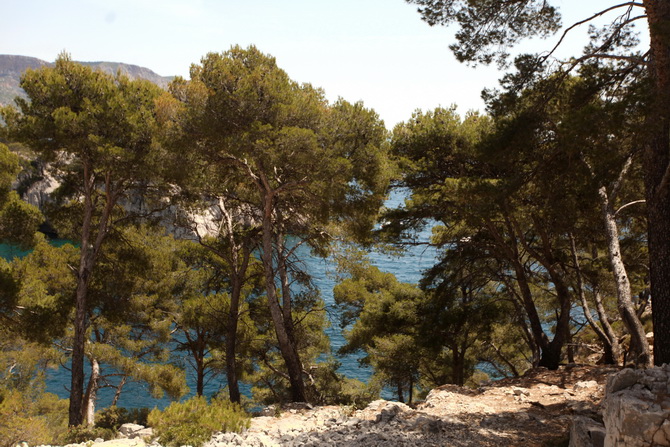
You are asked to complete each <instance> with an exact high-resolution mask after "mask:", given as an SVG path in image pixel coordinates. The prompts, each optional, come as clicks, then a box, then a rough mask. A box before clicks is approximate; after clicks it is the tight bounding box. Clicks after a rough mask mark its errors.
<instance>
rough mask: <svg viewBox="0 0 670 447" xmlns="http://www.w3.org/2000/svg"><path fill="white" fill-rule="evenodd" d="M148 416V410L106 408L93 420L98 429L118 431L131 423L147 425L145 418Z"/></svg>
mask: <svg viewBox="0 0 670 447" xmlns="http://www.w3.org/2000/svg"><path fill="white" fill-rule="evenodd" d="M148 416H149V409H148V408H131V409H127V408H123V407H117V406H112V407H107V408H105V409H104V410H101V411H100V412H98V414H97V416H96V418H95V426H96V427H100V428H108V429H111V430H114V431H116V430H118V429H119V427H121V426H122V425H123V424H127V423H133V424H140V425H144V426H146V425H147V417H148Z"/></svg>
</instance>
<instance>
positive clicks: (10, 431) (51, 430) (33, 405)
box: [0, 390, 67, 447]
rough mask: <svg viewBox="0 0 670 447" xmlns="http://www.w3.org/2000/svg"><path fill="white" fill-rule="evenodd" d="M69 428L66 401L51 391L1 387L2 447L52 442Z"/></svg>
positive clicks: (0, 444) (0, 428)
mask: <svg viewBox="0 0 670 447" xmlns="http://www.w3.org/2000/svg"><path fill="white" fill-rule="evenodd" d="M66 427H67V401H66V400H63V399H58V397H57V396H55V395H53V394H50V393H41V392H36V393H35V394H34V395H33V394H32V393H31V392H30V391H25V392H21V391H18V390H0V447H14V446H15V445H16V444H17V443H18V442H19V441H26V442H27V443H28V444H30V445H38V444H51V443H53V442H54V441H55V440H56V439H57V438H58V437H59V435H61V434H62V433H63V432H64V431H65V429H66Z"/></svg>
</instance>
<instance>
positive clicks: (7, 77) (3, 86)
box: [0, 54, 172, 105]
mask: <svg viewBox="0 0 670 447" xmlns="http://www.w3.org/2000/svg"><path fill="white" fill-rule="evenodd" d="M80 63H81V64H84V65H88V66H90V67H93V68H94V69H97V70H100V71H103V72H105V73H110V74H116V72H117V71H121V73H123V74H125V75H126V76H128V77H129V78H131V79H146V80H148V81H151V82H153V83H154V84H156V85H158V86H160V87H162V88H166V87H167V85H168V83H169V82H170V81H171V80H172V77H168V76H160V75H158V74H156V73H154V72H153V71H151V70H149V69H148V68H145V67H139V66H137V65H129V64H123V63H120V62H80ZM45 65H46V66H50V65H53V63H51V62H46V61H43V60H41V59H37V58H35V57H28V56H15V55H10V54H0V105H8V104H12V101H13V100H14V98H15V97H16V96H23V91H22V90H21V87H19V82H20V80H21V74H22V73H23V72H24V71H26V70H27V69H28V68H33V69H35V68H39V67H42V66H45Z"/></svg>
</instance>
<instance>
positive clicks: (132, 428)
mask: <svg viewBox="0 0 670 447" xmlns="http://www.w3.org/2000/svg"><path fill="white" fill-rule="evenodd" d="M140 432H142V433H140ZM119 433H120V434H121V436H123V437H126V438H131V439H133V438H141V437H144V436H151V435H153V430H152V429H150V428H148V429H147V428H144V426H143V425H139V424H131V423H128V424H123V425H122V426H121V427H119Z"/></svg>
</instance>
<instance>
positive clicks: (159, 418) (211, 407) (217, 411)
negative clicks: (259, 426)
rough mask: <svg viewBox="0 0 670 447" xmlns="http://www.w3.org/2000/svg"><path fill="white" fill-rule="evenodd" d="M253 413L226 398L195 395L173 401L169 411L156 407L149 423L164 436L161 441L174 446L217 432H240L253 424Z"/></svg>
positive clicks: (193, 442)
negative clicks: (250, 418)
mask: <svg viewBox="0 0 670 447" xmlns="http://www.w3.org/2000/svg"><path fill="white" fill-rule="evenodd" d="M249 422H250V420H249V416H248V415H247V414H246V413H245V412H244V411H243V410H242V409H241V408H240V406H239V405H237V404H233V403H230V402H229V401H227V400H226V399H223V398H214V399H212V401H211V403H209V404H208V403H207V399H206V398H205V397H203V396H194V397H192V398H191V399H189V400H187V401H184V402H181V403H179V402H173V403H172V404H170V406H168V407H167V408H166V409H165V410H163V411H160V410H158V409H154V410H152V411H151V413H149V418H148V423H149V425H150V426H151V427H152V428H153V429H154V432H155V434H156V435H157V436H160V439H161V444H163V445H165V446H167V447H172V446H180V445H192V446H194V447H198V446H200V445H202V444H203V443H205V442H207V441H208V440H209V439H210V437H211V436H212V433H214V432H217V431H224V432H229V431H236V432H239V431H241V430H243V429H245V428H248V427H249Z"/></svg>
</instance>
